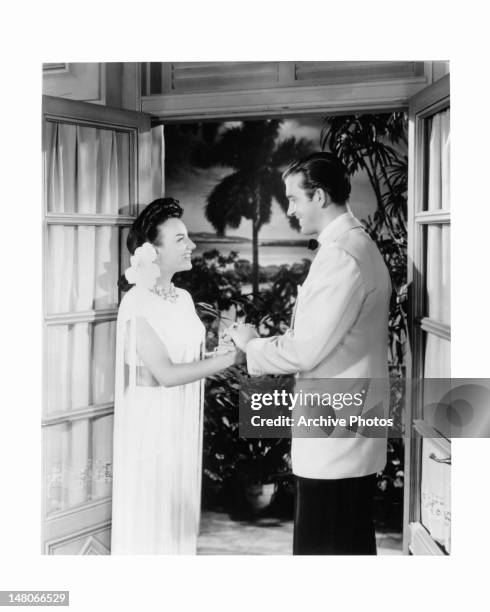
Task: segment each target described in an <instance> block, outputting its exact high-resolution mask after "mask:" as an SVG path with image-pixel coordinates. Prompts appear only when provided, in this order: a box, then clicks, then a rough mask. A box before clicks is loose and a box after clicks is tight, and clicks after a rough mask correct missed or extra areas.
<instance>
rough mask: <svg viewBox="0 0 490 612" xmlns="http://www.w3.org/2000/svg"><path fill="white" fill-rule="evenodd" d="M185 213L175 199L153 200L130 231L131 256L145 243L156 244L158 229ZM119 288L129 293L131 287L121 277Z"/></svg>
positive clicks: (124, 278) (127, 241)
mask: <svg viewBox="0 0 490 612" xmlns="http://www.w3.org/2000/svg"><path fill="white" fill-rule="evenodd" d="M183 213H184V211H183V209H182V207H181V206H180V205H179V201H178V200H175V199H174V198H158V200H153V202H151V204H148V206H147V207H146V208H144V209H143V210H142V211H141V212H140V214H139V215H138V217H137V218H136V219H135V220H134V222H133V225H132V226H131V229H130V230H129V234H128V238H127V240H126V246H127V247H128V251H129V252H130V253H131V255H134V252H135V251H136V249H137V248H138V247H140V246H141V245H142V244H144V243H145V242H150V243H151V244H156V242H157V239H158V227H159V226H160V225H161V224H162V223H164V222H165V221H166V220H167V219H172V218H176V219H180V218H181V217H182V214H183ZM118 286H119V288H120V289H121V290H122V291H128V290H129V289H130V288H131V287H132V285H130V284H129V283H128V281H127V279H126V277H125V276H124V274H123V275H122V276H121V278H120V279H119V282H118Z"/></svg>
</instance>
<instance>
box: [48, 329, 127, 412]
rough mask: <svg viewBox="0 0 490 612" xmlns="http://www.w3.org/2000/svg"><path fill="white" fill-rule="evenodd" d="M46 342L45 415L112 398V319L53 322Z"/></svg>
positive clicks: (114, 335)
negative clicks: (46, 387) (61, 323)
mask: <svg viewBox="0 0 490 612" xmlns="http://www.w3.org/2000/svg"><path fill="white" fill-rule="evenodd" d="M46 343H47V349H48V356H47V357H48V358H47V363H46V368H47V379H48V393H47V414H48V415H52V414H53V413H55V412H66V411H70V410H77V409H80V408H85V407H87V406H88V405H90V404H105V403H109V402H112V401H113V400H114V351H115V344H116V322H115V321H103V322H100V323H75V324H73V325H52V326H49V327H48V332H47V338H46Z"/></svg>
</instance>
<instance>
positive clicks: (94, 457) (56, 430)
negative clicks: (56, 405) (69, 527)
mask: <svg viewBox="0 0 490 612" xmlns="http://www.w3.org/2000/svg"><path fill="white" fill-rule="evenodd" d="M112 431H113V416H112V415H107V416H104V417H98V418H94V419H83V420H80V421H74V422H73V423H62V424H60V425H53V426H49V427H45V428H44V430H43V435H44V437H45V439H44V442H45V448H46V457H45V465H46V481H45V485H44V493H45V500H46V513H47V514H48V515H49V514H52V513H53V512H59V511H62V510H66V509H67V508H70V507H72V506H75V505H77V504H81V503H84V502H88V501H91V500H94V499H100V498H103V497H109V496H110V495H111V491H112Z"/></svg>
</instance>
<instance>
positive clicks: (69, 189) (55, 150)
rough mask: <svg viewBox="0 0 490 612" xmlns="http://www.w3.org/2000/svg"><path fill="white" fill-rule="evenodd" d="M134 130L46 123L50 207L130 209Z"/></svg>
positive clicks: (87, 210)
mask: <svg viewBox="0 0 490 612" xmlns="http://www.w3.org/2000/svg"><path fill="white" fill-rule="evenodd" d="M129 146H130V134H129V133H128V132H121V131H116V130H108V129H99V128H94V127H86V126H80V125H70V124H67V123H56V122H53V121H48V122H47V123H46V147H47V149H46V178H47V200H48V211H49V212H52V213H85V214H110V215H117V214H129V212H130V211H129V204H130V180H129V177H130V162H129V160H130V156H129Z"/></svg>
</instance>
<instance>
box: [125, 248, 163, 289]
mask: <svg viewBox="0 0 490 612" xmlns="http://www.w3.org/2000/svg"><path fill="white" fill-rule="evenodd" d="M156 258H157V252H156V250H155V247H154V246H153V245H152V244H150V243H149V242H145V243H143V244H142V245H141V246H140V247H138V248H137V249H136V250H135V252H134V255H133V256H132V257H131V258H130V261H131V267H130V268H128V269H127V270H126V271H125V272H124V276H125V277H126V279H127V281H128V283H130V284H132V285H136V286H137V287H143V288H145V289H151V288H152V287H153V286H154V285H155V281H156V279H157V278H158V277H159V276H160V268H159V267H158V266H157V265H156V264H155V263H153V262H154V261H155V259H156Z"/></svg>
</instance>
